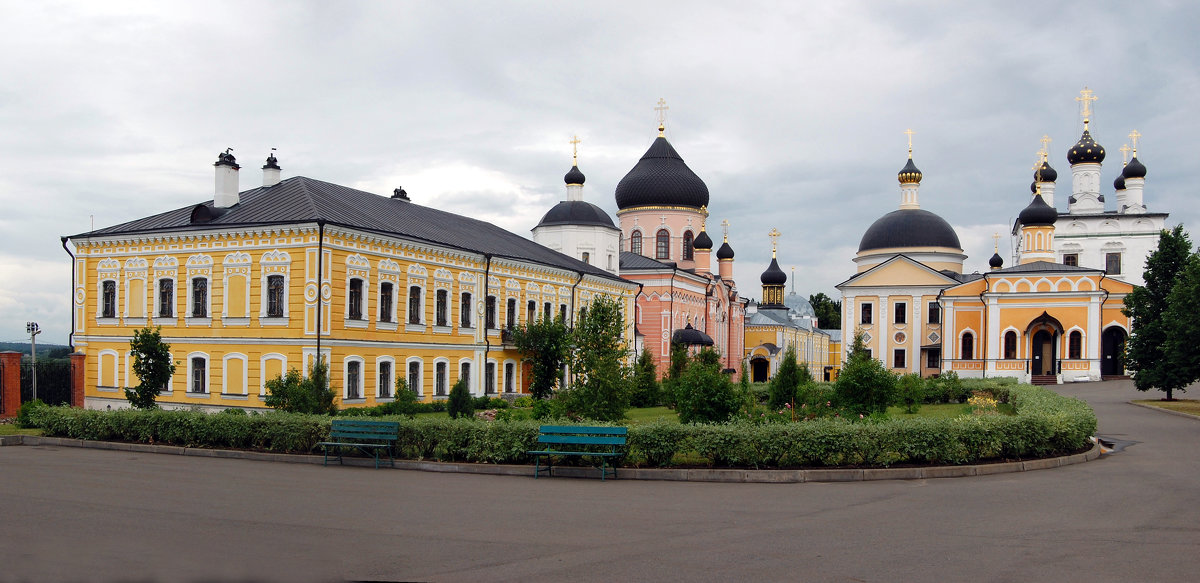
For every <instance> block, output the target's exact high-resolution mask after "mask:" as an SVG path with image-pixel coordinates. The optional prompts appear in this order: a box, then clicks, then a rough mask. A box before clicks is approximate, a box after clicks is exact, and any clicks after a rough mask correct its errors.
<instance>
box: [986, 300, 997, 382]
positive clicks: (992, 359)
mask: <svg viewBox="0 0 1200 583" xmlns="http://www.w3.org/2000/svg"><path fill="white" fill-rule="evenodd" d="M983 309H984V314H983V317H984V318H987V354H986V355H984V357H985V358H987V359H988V361H987V364H985V365H984V370H986V371H988V372H991V373H994V372H996V359H998V358H1000V301H999V300H998V299H997V298H994V297H991V298H987V302H986V303H985V304H984V306H983Z"/></svg>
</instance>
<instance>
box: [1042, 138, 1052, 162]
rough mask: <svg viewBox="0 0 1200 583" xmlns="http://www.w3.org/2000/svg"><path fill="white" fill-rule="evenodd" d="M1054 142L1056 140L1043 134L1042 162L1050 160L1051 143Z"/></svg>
mask: <svg viewBox="0 0 1200 583" xmlns="http://www.w3.org/2000/svg"><path fill="white" fill-rule="evenodd" d="M1052 141H1054V140H1051V139H1050V136H1049V134H1042V162H1046V161H1048V160H1049V159H1050V142H1052Z"/></svg>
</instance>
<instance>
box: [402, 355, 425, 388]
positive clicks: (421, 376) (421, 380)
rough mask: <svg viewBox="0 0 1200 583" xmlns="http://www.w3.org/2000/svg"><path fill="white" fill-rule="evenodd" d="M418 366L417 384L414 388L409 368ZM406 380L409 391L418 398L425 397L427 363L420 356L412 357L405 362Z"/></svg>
mask: <svg viewBox="0 0 1200 583" xmlns="http://www.w3.org/2000/svg"><path fill="white" fill-rule="evenodd" d="M413 363H416V365H417V384H416V385H415V386H414V385H413V382H412V376H411V375H410V374H409V368H410V367H411V366H412V365H413ZM404 379H405V380H406V381H407V382H408V390H410V391H413V392H414V393H416V395H417V397H418V398H424V397H425V361H424V359H422V358H421V357H419V356H410V357H408V358H407V359H406V360H405V361H404Z"/></svg>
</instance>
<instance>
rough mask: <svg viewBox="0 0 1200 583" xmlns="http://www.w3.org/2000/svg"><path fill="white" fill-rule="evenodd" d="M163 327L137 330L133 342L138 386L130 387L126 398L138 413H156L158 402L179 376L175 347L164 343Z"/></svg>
mask: <svg viewBox="0 0 1200 583" xmlns="http://www.w3.org/2000/svg"><path fill="white" fill-rule="evenodd" d="M161 331H162V327H157V328H154V329H151V328H150V327H148V326H147V327H146V328H142V329H141V330H136V331H134V333H133V338H132V339H131V340H130V341H129V354H130V356H132V357H133V374H135V375H137V378H138V380H140V381H141V382H140V383H138V386H136V387H133V388H128V387H126V389H125V398H126V399H128V400H129V404H130V405H132V406H133V407H134V408H135V409H154V408H156V407H157V406H158V405H157V404H156V403H155V399H157V398H158V394H159V393H161V392H162V390H163V389H164V388H166V386H167V383H168V382H170V381H171V375H174V374H175V363H174V362H171V345H170V344H167V343H166V342H163V340H162V335H161Z"/></svg>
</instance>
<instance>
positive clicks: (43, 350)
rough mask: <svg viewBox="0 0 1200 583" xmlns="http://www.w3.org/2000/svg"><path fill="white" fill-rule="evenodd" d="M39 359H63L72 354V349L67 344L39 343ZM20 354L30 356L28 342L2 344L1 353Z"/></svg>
mask: <svg viewBox="0 0 1200 583" xmlns="http://www.w3.org/2000/svg"><path fill="white" fill-rule="evenodd" d="M37 348H38V358H62V357H64V356H66V355H68V354H70V353H71V347H70V346H67V345H65V344H42V343H41V342H39V343H38V347H37ZM8 351H12V352H20V353H21V354H29V343H28V342H0V352H8Z"/></svg>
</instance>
